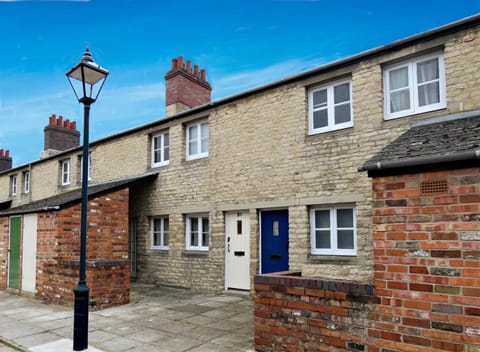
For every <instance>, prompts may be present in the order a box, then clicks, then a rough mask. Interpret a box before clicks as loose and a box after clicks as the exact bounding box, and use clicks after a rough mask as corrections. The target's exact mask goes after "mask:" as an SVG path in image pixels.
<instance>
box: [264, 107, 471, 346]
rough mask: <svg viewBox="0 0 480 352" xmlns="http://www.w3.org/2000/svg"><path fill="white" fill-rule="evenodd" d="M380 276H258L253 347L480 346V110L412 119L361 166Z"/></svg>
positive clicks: (375, 269)
mask: <svg viewBox="0 0 480 352" xmlns="http://www.w3.org/2000/svg"><path fill="white" fill-rule="evenodd" d="M360 171H368V175H369V176H370V177H371V178H372V188H371V191H372V193H373V203H372V226H373V247H374V249H373V252H374V259H373V264H374V265H373V268H374V273H373V281H372V282H361V281H352V280H334V279H325V278H323V277H309V276H303V275H301V273H295V272H286V273H274V274H267V275H258V276H256V277H255V302H256V303H255V347H256V349H255V350H256V351H263V352H273V351H294V350H297V351H312V352H314V351H326V350H330V349H332V348H334V349H335V351H359V352H360V351H369V352H380V351H382V352H384V351H391V352H397V351H402V352H410V351H420V350H422V351H478V350H479V349H480V347H479V346H480V111H478V112H477V113H475V114H470V113H468V114H464V113H458V114H452V115H449V116H441V117H434V118H431V119H426V120H421V121H414V122H412V127H411V128H410V129H409V130H408V131H407V132H405V133H403V134H402V135H401V136H400V137H398V138H397V139H395V140H394V141H393V142H391V143H390V144H388V146H386V147H385V148H383V149H382V150H381V151H380V152H378V153H377V154H376V155H375V156H373V157H372V158H370V159H369V160H368V161H367V162H365V163H364V164H363V166H362V167H361V168H360Z"/></svg>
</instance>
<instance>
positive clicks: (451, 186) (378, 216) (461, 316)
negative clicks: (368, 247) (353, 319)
mask: <svg viewBox="0 0 480 352" xmlns="http://www.w3.org/2000/svg"><path fill="white" fill-rule="evenodd" d="M373 193H374V209H373V230H374V246H375V249H374V252H375V287H376V289H375V294H376V295H377V296H378V297H379V298H380V299H381V304H380V305H379V306H378V307H377V309H376V311H375V313H374V314H372V322H373V325H372V329H371V331H370V336H371V337H373V338H375V344H376V345H378V346H379V347H381V348H383V349H384V350H389V351H390V350H392V351H413V350H414V349H415V350H416V349H418V350H420V349H421V350H423V351H479V350H480V348H479V346H480V309H479V307H480V168H469V169H462V170H452V171H438V172H430V173H422V174H406V175H400V176H390V177H378V178H374V179H373Z"/></svg>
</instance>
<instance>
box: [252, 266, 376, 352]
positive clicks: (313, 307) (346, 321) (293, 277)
mask: <svg viewBox="0 0 480 352" xmlns="http://www.w3.org/2000/svg"><path fill="white" fill-rule="evenodd" d="M299 275H300V273H283V274H270V275H257V276H255V350H256V351H262V352H274V351H275V352H276V351H290V352H307V351H308V352H310V351H312V352H313V351H366V350H367V343H368V324H369V321H368V312H369V311H370V307H371V304H372V303H373V302H374V299H373V296H372V294H373V285H365V284H358V283H355V282H346V281H337V280H324V279H320V278H303V277H301V276H299Z"/></svg>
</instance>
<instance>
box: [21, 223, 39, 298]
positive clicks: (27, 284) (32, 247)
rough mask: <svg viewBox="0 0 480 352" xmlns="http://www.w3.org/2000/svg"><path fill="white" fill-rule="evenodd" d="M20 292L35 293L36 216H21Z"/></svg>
mask: <svg viewBox="0 0 480 352" xmlns="http://www.w3.org/2000/svg"><path fill="white" fill-rule="evenodd" d="M22 248H23V256H22V291H27V292H30V293H35V280H36V276H37V275H36V272H37V214H25V215H24V216H23V246H22Z"/></svg>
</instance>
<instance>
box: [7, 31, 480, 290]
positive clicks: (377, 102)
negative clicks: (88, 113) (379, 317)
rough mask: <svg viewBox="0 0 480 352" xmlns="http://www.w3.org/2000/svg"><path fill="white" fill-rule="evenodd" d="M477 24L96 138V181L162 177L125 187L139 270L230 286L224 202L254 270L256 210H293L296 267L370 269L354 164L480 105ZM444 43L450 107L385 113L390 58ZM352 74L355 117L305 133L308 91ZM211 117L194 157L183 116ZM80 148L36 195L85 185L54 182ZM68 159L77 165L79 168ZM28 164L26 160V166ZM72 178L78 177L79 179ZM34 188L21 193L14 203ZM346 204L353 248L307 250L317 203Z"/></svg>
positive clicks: (48, 163)
mask: <svg viewBox="0 0 480 352" xmlns="http://www.w3.org/2000/svg"><path fill="white" fill-rule="evenodd" d="M479 28H480V27H479V26H478V24H477V25H476V26H471V27H470V28H467V29H463V28H462V30H458V31H456V32H454V31H450V32H448V33H447V34H445V35H442V36H441V35H431V36H427V37H425V38H420V39H417V40H411V41H410V42H408V43H407V42H406V43H404V44H402V45H400V44H398V45H397V46H392V47H391V48H386V49H385V50H381V51H378V52H376V53H373V54H370V55H367V54H365V55H364V56H362V57H361V58H360V59H352V60H346V61H345V62H343V63H342V64H338V65H334V64H333V65H330V66H328V67H325V68H324V69H318V70H314V71H312V72H310V73H309V74H305V75H299V76H298V77H297V78H296V79H291V80H286V81H285V82H284V83H281V84H276V85H272V86H271V87H267V88H265V89H259V90H257V91H253V92H250V93H245V94H244V95H239V96H238V97H236V98H232V99H226V100H223V101H219V102H218V103H212V104H210V105H209V106H204V107H203V108H201V109H195V110H193V111H192V112H191V113H188V112H182V113H179V114H177V115H175V116H172V117H170V118H167V119H164V120H158V121H156V122H154V123H151V124H149V125H145V126H143V127H141V128H137V129H135V130H131V131H127V132H125V133H119V134H118V135H116V136H112V137H110V138H106V139H104V140H100V141H98V142H94V143H92V146H91V153H92V180H91V181H90V182H92V183H96V182H104V181H109V180H114V179H118V178H123V177H127V176H133V175H139V174H142V173H145V172H150V171H157V172H158V173H159V174H158V177H157V179H156V180H155V181H154V182H153V183H151V184H148V185H144V186H142V187H134V188H132V190H131V192H130V213H129V217H130V220H131V221H134V222H135V224H136V226H137V229H136V234H137V245H136V246H137V248H136V249H137V257H136V261H137V277H138V279H139V280H143V281H150V282H155V283H165V284H172V285H179V286H187V287H192V288H194V289H199V290H204V291H213V292H215V291H220V290H222V289H224V280H225V278H224V270H225V269H224V262H225V236H224V228H225V221H224V216H225V212H227V211H236V210H246V211H249V213H250V235H251V241H250V244H251V247H250V253H251V258H250V263H251V265H250V273H251V275H252V277H253V275H254V274H255V273H258V269H259V265H260V258H259V236H260V233H259V222H260V216H259V213H260V212H261V211H262V210H266V209H288V211H289V226H290V228H289V240H290V241H289V253H290V257H289V269H290V270H298V271H302V272H303V273H304V275H308V276H318V275H322V276H325V277H329V278H347V279H349V278H355V279H357V280H362V281H364V280H371V279H373V240H372V230H371V212H372V207H371V203H372V196H371V191H370V190H371V180H370V179H369V178H368V177H367V175H366V174H365V173H359V172H357V168H358V166H360V165H362V164H363V162H365V161H366V160H368V159H369V158H370V157H371V156H372V155H374V154H375V153H376V152H378V151H379V150H380V149H381V148H382V147H384V146H386V145H387V144H388V143H390V142H391V141H393V140H394V139H395V138H396V137H397V136H399V135H400V134H401V133H402V132H404V131H406V130H407V129H408V128H409V127H410V123H411V122H412V121H415V120H419V119H425V118H430V117H432V116H442V115H448V114H453V113H458V112H468V111H474V110H478V109H480V99H479V96H478V94H479V93H478V89H476V88H475V87H476V86H478V84H479V83H480V71H479V70H476V69H475V68H476V67H479V66H480V55H478V53H479V50H480V37H479V34H480V33H479ZM438 50H443V53H444V62H445V71H446V98H447V107H446V108H445V109H441V110H437V111H432V112H428V113H423V114H418V115H412V116H409V117H403V118H398V119H394V120H385V119H384V111H383V105H384V100H383V99H384V98H383V96H384V94H383V75H382V69H383V67H384V66H385V65H388V64H391V63H395V62H398V61H399V60H402V59H405V58H409V57H414V56H415V55H421V54H424V53H428V52H432V51H438ZM344 78H351V81H352V101H353V102H352V106H353V127H351V128H346V129H342V130H337V131H332V132H327V133H320V134H316V135H309V132H308V90H309V89H310V88H312V87H315V86H317V85H322V84H326V83H328V82H332V81H335V80H338V79H344ZM199 119H208V124H209V143H208V145H209V153H208V157H206V158H202V159H197V160H190V161H187V160H186V157H185V153H186V147H185V145H186V141H185V126H186V124H188V123H189V122H191V121H195V120H199ZM167 130H168V132H169V137H170V160H169V164H168V165H166V166H162V167H157V168H152V167H151V161H150V159H151V150H150V148H151V145H150V136H151V135H152V134H154V133H157V132H160V131H167ZM80 153H81V151H80V150H78V151H75V152H72V153H70V154H68V153H67V154H61V155H58V156H55V157H52V158H49V159H47V160H44V161H42V162H41V163H34V164H32V165H31V168H32V192H31V194H30V195H29V197H31V198H32V199H41V198H44V197H46V196H48V195H51V194H55V193H56V192H63V191H65V190H66V189H71V188H72V187H78V186H79V182H78V176H74V179H73V181H72V185H71V186H69V187H59V182H58V177H59V162H60V160H61V158H65V157H71V158H72V161H73V160H78V155H79V154H80ZM78 165H79V164H78V163H77V162H75V163H73V162H72V174H74V175H78V174H79V169H76V168H78ZM23 168H26V166H24V167H23ZM21 171H22V167H20V168H16V169H14V170H12V171H11V172H4V173H2V174H0V200H2V199H8V198H9V194H8V188H9V187H8V183H9V180H8V178H9V176H10V175H11V174H12V173H14V172H17V173H18V172H21ZM75 177H77V178H76V179H75ZM20 201H22V202H25V201H28V200H27V199H24V198H21V197H17V199H15V198H14V199H13V203H14V204H18V203H19V202H20ZM335 205H349V206H354V207H355V209H356V229H357V255H356V256H318V255H312V254H311V253H310V219H309V210H310V208H311V207H312V206H335ZM188 214H208V215H209V220H210V235H211V240H210V244H209V250H208V251H206V252H192V251H187V250H186V249H185V216H186V215H188ZM160 215H168V216H169V223H170V229H169V236H170V246H169V249H168V250H152V249H151V238H150V219H151V217H152V216H160Z"/></svg>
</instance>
